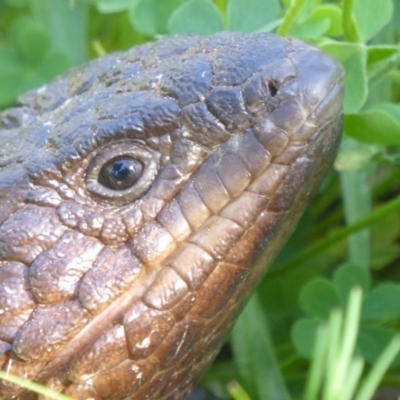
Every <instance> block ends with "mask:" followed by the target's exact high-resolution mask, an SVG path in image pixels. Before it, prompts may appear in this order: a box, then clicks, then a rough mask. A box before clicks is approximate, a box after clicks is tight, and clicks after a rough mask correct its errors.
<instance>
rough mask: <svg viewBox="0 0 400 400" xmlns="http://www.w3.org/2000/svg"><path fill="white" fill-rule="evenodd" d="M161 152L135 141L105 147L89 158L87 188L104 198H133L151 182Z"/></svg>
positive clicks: (143, 191) (126, 199)
mask: <svg viewBox="0 0 400 400" xmlns="http://www.w3.org/2000/svg"><path fill="white" fill-rule="evenodd" d="M159 161H160V154H159V153H157V152H155V151H154V150H151V149H149V148H147V147H146V146H145V145H143V144H141V143H137V142H121V143H116V144H113V145H111V146H108V147H106V148H104V149H103V150H102V151H101V152H100V153H98V154H97V155H96V156H94V158H93V159H92V160H91V161H90V163H89V166H88V169H87V173H86V188H87V190H88V191H89V192H90V193H92V194H95V195H97V196H100V197H102V198H105V199H110V200H116V199H120V200H122V201H123V202H129V201H133V200H136V199H137V198H138V197H140V196H141V195H142V194H144V193H145V192H146V191H147V190H148V189H149V188H150V186H151V184H152V183H153V181H154V178H155V177H156V175H157V172H158V169H159Z"/></svg>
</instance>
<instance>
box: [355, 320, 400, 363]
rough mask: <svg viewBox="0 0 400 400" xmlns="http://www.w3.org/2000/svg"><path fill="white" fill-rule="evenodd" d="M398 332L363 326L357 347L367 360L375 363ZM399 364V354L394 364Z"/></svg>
mask: <svg viewBox="0 0 400 400" xmlns="http://www.w3.org/2000/svg"><path fill="white" fill-rule="evenodd" d="M396 333H397V332H396V331H394V330H392V329H387V328H378V327H374V326H361V327H360V332H359V335H358V340H357V348H358V349H359V351H360V352H361V354H362V355H363V357H364V358H365V359H366V360H367V362H368V363H369V364H370V365H373V364H375V362H376V361H377V359H378V358H379V356H380V355H381V354H382V351H383V350H384V349H385V347H386V346H387V345H388V343H389V342H390V340H391V339H392V338H393V336H394V335H395V334H396ZM399 365H400V356H397V357H396V358H395V361H394V362H393V365H392V366H399Z"/></svg>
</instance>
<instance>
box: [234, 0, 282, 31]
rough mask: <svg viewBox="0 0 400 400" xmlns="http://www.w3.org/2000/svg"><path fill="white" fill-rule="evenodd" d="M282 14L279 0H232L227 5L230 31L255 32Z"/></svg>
mask: <svg viewBox="0 0 400 400" xmlns="http://www.w3.org/2000/svg"><path fill="white" fill-rule="evenodd" d="M279 15H280V4H279V2H278V1H277V0H252V2H251V7H249V2H248V0H230V1H229V3H228V7H227V17H228V27H229V30H230V31H238V32H245V33H247V32H255V31H257V30H260V29H262V28H263V27H265V26H267V25H269V24H271V23H272V22H273V21H276V20H277V19H278V18H279Z"/></svg>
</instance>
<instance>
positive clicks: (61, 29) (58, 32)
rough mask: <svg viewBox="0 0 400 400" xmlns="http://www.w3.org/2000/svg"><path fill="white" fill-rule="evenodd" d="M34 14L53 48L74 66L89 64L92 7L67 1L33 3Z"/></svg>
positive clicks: (45, 0) (39, 1)
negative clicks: (88, 33) (89, 31)
mask: <svg viewBox="0 0 400 400" xmlns="http://www.w3.org/2000/svg"><path fill="white" fill-rule="evenodd" d="M31 5H32V9H33V13H34V15H35V17H36V18H37V20H38V21H40V22H41V23H42V25H43V27H45V29H46V32H47V33H48V35H49V37H50V38H51V44H52V48H54V49H57V50H58V51H62V52H63V53H64V54H66V55H67V57H68V58H69V59H70V66H75V65H80V64H82V63H84V62H85V61H86V60H87V52H88V38H87V31H88V18H89V16H88V14H89V10H88V5H87V4H84V3H82V2H79V3H78V2H76V1H75V2H70V1H65V0H31Z"/></svg>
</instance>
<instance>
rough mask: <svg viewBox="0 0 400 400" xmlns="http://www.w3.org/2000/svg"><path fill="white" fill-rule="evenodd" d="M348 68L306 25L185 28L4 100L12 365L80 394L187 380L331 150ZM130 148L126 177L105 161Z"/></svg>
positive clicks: (6, 322) (0, 282)
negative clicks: (185, 33)
mask: <svg viewBox="0 0 400 400" xmlns="http://www.w3.org/2000/svg"><path fill="white" fill-rule="evenodd" d="M342 75H343V72H342V69H341V67H340V66H339V65H338V64H337V63H336V62H335V61H334V60H332V59H331V58H330V57H329V56H327V55H325V54H323V53H322V52H320V51H319V50H317V49H316V48H314V47H311V46H309V45H306V44H304V43H301V42H299V41H296V40H293V39H283V38H280V37H278V36H275V35H271V34H259V35H242V34H233V33H222V34H218V35H214V36H210V37H197V36H189V37H175V38H169V39H164V40H162V41H159V42H156V43H153V44H149V45H144V46H140V47H137V48H134V49H132V50H130V51H128V52H127V53H119V54H114V55H110V56H107V57H104V58H101V59H99V60H96V61H93V62H91V63H89V64H87V65H85V66H83V67H82V68H79V69H77V70H74V71H72V72H70V73H69V74H67V75H65V76H62V77H60V78H59V79H56V80H55V81H54V82H52V83H50V84H49V85H47V86H45V87H43V88H41V89H38V90H36V91H32V92H29V93H27V94H25V95H23V96H22V97H21V99H20V105H19V107H17V108H14V109H10V110H7V111H5V112H3V113H2V114H0V361H1V364H0V365H1V366H2V369H3V370H6V371H9V372H10V373H13V374H16V375H19V376H22V377H25V378H28V379H31V380H36V381H38V382H41V383H43V384H45V385H47V386H49V387H51V388H53V389H55V390H57V391H60V392H63V393H66V394H68V395H71V396H74V397H75V398H77V399H96V400H97V399H173V400H177V399H183V398H184V397H185V396H186V395H187V394H188V393H190V391H191V390H192V388H193V386H194V385H195V384H196V382H197V381H198V379H199V378H200V376H201V374H202V373H203V372H204V370H205V369H206V368H207V367H208V366H209V365H210V363H211V362H212V360H213V359H214V357H215V356H216V354H217V353H218V350H219V349H220V347H221V345H222V343H223V341H224V339H225V338H226V336H227V334H228V333H229V330H230V329H231V327H232V325H233V323H234V321H235V319H236V317H237V315H238V314H239V312H240V310H241V309H242V308H243V306H244V304H245V302H246V300H247V299H248V297H249V295H250V294H251V292H252V290H253V289H254V287H255V285H256V284H257V282H258V281H259V280H260V279H261V277H262V276H263V274H264V272H265V270H266V266H267V265H268V264H269V263H270V262H271V260H272V258H273V257H274V256H275V255H276V253H277V252H278V250H279V249H280V248H281V246H282V245H283V243H284V241H285V240H286V239H287V236H288V235H289V234H290V232H291V231H292V229H293V228H294V226H295V224H296V221H297V220H298V218H299V216H300V214H301V212H302V210H303V207H304V204H305V202H306V201H307V199H308V197H309V195H310V193H311V192H312V191H313V190H315V188H316V187H317V185H318V184H319V182H320V180H321V178H322V177H323V175H324V174H325V172H326V170H327V169H328V168H329V166H330V165H331V163H332V160H333V158H334V155H335V153H336V150H337V145H338V142H339V139H340V133H341V101H342V87H341V81H342ZM121 157H122V158H124V159H126V158H129V159H130V160H131V159H136V160H139V164H140V165H141V166H142V170H141V172H139V173H138V181H137V182H136V183H135V182H133V183H132V184H129V185H127V186H126V185H125V188H123V189H121V188H115V187H114V186H112V187H110V185H109V184H108V183H107V184H105V183H104V179H103V178H99V176H102V175H101V174H102V173H103V172H101V171H103V170H104V168H103V169H102V167H103V166H104V165H105V164H107V163H109V162H110V160H114V161H111V164H110V165H112V166H113V165H114V163H115V159H117V160H120V159H121ZM124 162H125V161H124ZM113 171H114V170H113ZM113 173H114V172H113ZM118 176H119V175H118ZM121 181H123V182H122V183H124V182H125V181H124V178H121ZM125 183H126V182H125ZM107 186H108V187H107ZM0 398H1V399H14V398H15V399H32V398H35V395H33V394H31V393H28V392H26V391H24V390H23V389H20V388H18V387H16V386H14V385H12V384H9V383H6V382H2V383H1V385H0Z"/></svg>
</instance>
